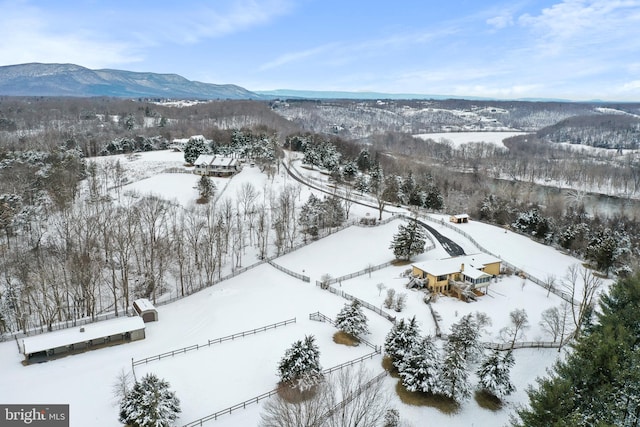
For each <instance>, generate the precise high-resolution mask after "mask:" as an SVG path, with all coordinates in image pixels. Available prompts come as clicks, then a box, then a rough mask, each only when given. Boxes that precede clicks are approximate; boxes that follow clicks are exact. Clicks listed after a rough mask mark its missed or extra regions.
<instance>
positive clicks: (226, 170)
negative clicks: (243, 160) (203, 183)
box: [193, 154, 240, 177]
mask: <svg viewBox="0 0 640 427" xmlns="http://www.w3.org/2000/svg"><path fill="white" fill-rule="evenodd" d="M193 164H194V166H195V169H194V170H193V173H195V174H197V175H206V176H218V177H223V176H232V175H234V174H236V173H238V172H240V163H239V162H238V159H232V158H231V157H220V156H212V155H210V154H201V155H200V156H198V158H197V159H196V161H195V162H193Z"/></svg>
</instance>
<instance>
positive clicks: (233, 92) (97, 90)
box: [0, 63, 567, 102]
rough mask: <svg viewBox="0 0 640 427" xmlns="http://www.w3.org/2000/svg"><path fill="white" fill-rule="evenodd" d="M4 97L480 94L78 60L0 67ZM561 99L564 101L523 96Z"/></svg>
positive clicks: (367, 97) (421, 96)
mask: <svg viewBox="0 0 640 427" xmlns="http://www.w3.org/2000/svg"><path fill="white" fill-rule="evenodd" d="M0 95H9V96H77V97H92V96H111V97H118V98H163V99H276V98H280V99H283V98H286V99H295V98H298V99H353V100H357V99H361V100H372V99H398V100H400V99H433V100H443V99H467V100H493V99H491V98H481V97H472V96H467V97H462V96H450V95H424V94H413V93H381V92H344V91H343V92H339V91H312V90H291V89H278V90H271V91H253V92H252V91H249V90H247V89H245V88H243V87H240V86H236V85H232V84H225V85H218V84H211V83H202V82H196V81H192V80H187V79H186V78H184V77H182V76H179V75H177V74H158V73H140V72H133V71H124V70H110V69H104V70H91V69H89V68H85V67H82V66H80V65H75V64H41V63H30V64H19V65H7V66H0ZM522 101H559V102H567V100H561V99H553V100H551V99H522Z"/></svg>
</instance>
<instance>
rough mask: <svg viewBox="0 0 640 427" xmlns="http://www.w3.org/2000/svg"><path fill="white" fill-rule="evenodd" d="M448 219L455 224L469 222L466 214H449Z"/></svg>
mask: <svg viewBox="0 0 640 427" xmlns="http://www.w3.org/2000/svg"><path fill="white" fill-rule="evenodd" d="M449 221H450V222H453V223H455V224H466V223H467V222H469V215H467V214H458V215H451V218H449Z"/></svg>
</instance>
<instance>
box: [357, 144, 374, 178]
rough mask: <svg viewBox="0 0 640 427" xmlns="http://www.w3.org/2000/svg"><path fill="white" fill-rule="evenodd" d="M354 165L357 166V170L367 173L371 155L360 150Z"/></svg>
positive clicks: (367, 151)
mask: <svg viewBox="0 0 640 427" xmlns="http://www.w3.org/2000/svg"><path fill="white" fill-rule="evenodd" d="M356 164H357V165H358V169H360V171H362V172H367V171H368V170H369V168H370V167H371V155H370V154H369V150H367V149H366V148H363V149H362V150H360V154H358V158H357V160H356Z"/></svg>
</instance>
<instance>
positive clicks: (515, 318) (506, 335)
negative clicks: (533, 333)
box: [500, 308, 529, 349]
mask: <svg viewBox="0 0 640 427" xmlns="http://www.w3.org/2000/svg"><path fill="white" fill-rule="evenodd" d="M509 318H510V319H511V324H510V325H509V326H506V327H504V328H502V329H501V330H500V335H501V336H502V339H503V340H504V341H505V342H510V344H511V348H512V349H513V347H514V346H515V345H516V340H517V339H519V338H522V337H523V336H524V330H525V329H527V328H528V327H529V318H528V316H527V312H526V311H525V310H524V308H517V309H515V310H513V311H512V312H511V313H509Z"/></svg>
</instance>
